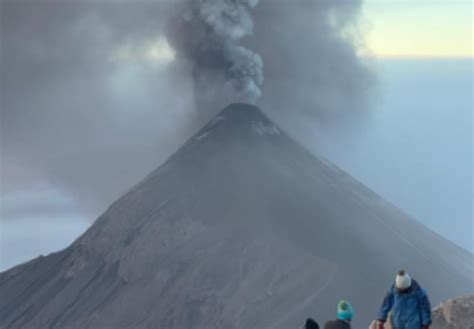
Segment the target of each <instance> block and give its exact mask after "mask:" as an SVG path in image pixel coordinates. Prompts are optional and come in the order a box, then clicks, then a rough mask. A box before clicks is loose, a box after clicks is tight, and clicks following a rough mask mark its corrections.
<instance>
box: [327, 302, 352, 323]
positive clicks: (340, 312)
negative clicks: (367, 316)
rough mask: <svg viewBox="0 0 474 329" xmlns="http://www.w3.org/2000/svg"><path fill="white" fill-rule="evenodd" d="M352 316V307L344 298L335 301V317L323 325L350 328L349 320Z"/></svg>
mask: <svg viewBox="0 0 474 329" xmlns="http://www.w3.org/2000/svg"><path fill="white" fill-rule="evenodd" d="M353 316H354V308H353V307H352V305H351V304H350V303H349V302H346V301H345V300H341V301H339V303H337V319H336V320H335V321H328V322H326V324H325V325H324V329H351V320H352V317H353Z"/></svg>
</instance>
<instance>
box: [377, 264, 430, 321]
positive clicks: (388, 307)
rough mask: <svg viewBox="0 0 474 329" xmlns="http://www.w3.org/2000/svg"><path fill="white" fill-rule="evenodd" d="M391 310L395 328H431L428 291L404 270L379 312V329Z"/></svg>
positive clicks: (401, 271)
mask: <svg viewBox="0 0 474 329" xmlns="http://www.w3.org/2000/svg"><path fill="white" fill-rule="evenodd" d="M390 312H391V320H392V326H393V329H429V327H430V325H431V306H430V301H429V299H428V295H427V294H426V291H425V290H423V289H422V288H421V287H420V285H419V284H418V282H416V281H415V280H413V279H412V278H410V276H409V275H408V274H407V273H406V272H405V271H404V270H400V271H398V274H397V276H396V278H395V283H394V284H393V285H392V287H391V288H390V290H389V291H388V292H387V294H386V295H385V299H384V300H383V303H382V306H381V308H380V311H379V314H378V323H377V324H378V326H377V329H383V327H384V323H385V321H386V320H387V317H388V314H389V313H390Z"/></svg>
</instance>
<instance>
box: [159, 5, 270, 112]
mask: <svg viewBox="0 0 474 329" xmlns="http://www.w3.org/2000/svg"><path fill="white" fill-rule="evenodd" d="M257 2H258V1H257V0H201V1H192V0H187V1H184V2H183V3H181V4H179V5H177V8H176V12H175V14H174V15H173V19H172V20H170V21H169V23H170V24H169V26H168V28H167V33H166V35H167V37H168V38H169V40H170V41H171V43H172V45H173V47H174V49H176V50H177V54H178V56H179V57H180V58H182V59H184V60H186V61H189V62H190V65H191V67H192V76H193V80H194V87H195V97H196V98H197V99H196V101H197V102H198V103H201V102H204V104H202V105H203V107H209V106H216V105H215V102H216V101H217V100H218V99H220V100H224V102H229V101H244V102H250V103H255V101H256V100H257V99H258V98H259V97H260V96H261V91H260V86H261V84H262V82H263V72H262V70H263V63H262V59H261V57H260V56H259V55H258V54H256V53H254V52H253V51H251V50H250V49H248V48H246V47H244V46H242V45H241V44H240V42H241V40H242V38H244V37H248V36H251V35H252V34H253V21H252V17H251V13H250V10H251V9H253V8H254V7H255V6H256V5H257ZM221 102H222V101H221Z"/></svg>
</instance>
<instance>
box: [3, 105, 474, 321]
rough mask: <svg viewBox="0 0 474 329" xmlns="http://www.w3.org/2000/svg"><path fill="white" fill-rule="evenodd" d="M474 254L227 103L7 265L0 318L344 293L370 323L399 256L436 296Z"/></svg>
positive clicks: (162, 316)
mask: <svg viewBox="0 0 474 329" xmlns="http://www.w3.org/2000/svg"><path fill="white" fill-rule="evenodd" d="M472 259H473V257H472V255H469V254H468V253H467V252H463V251H462V250H461V248H458V247H457V246H454V245H453V244H451V243H449V242H448V241H446V240H444V239H442V238H441V237H440V236H439V235H437V234H435V233H434V232H432V231H430V230H428V229H426V228H425V227H424V226H422V225H421V224H420V223H418V222H416V221H414V220H413V219H411V218H409V217H408V216H406V215H405V214H403V213H402V212H401V211H400V210H399V209H397V208H395V207H394V206H393V205H391V204H389V203H388V202H386V201H385V200H383V199H382V198H380V197H378V196H377V195H376V194H375V193H374V192H373V191H371V190H369V189H368V188H366V187H365V186H363V185H362V184H360V183H359V182H357V181H355V180H354V179H353V178H351V177H350V176H349V175H347V174H346V173H344V172H343V171H341V170H340V169H338V168H337V167H335V166H334V165H333V164H331V163H330V162H329V161H327V160H324V159H321V158H319V157H317V156H313V155H312V154H311V153H310V152H309V151H308V150H306V149H305V148H304V147H303V146H301V145H300V144H298V143H296V142H294V141H293V140H292V139H291V138H290V137H288V136H287V135H286V134H285V133H284V131H283V130H282V129H280V128H279V127H278V126H276V125H275V124H274V123H273V122H272V121H271V120H270V119H268V117H267V116H266V115H264V114H263V113H262V112H261V111H260V110H259V109H258V108H257V107H255V106H251V105H247V104H233V105H230V106H228V107H227V108H226V109H224V110H223V111H222V112H221V113H220V114H218V115H217V116H216V117H215V118H214V119H213V120H211V121H210V122H209V123H208V124H207V125H205V126H204V127H203V128H202V129H201V130H200V131H199V132H198V133H197V134H195V135H194V136H193V137H191V138H190V139H189V140H188V141H187V142H186V143H185V144H184V145H183V146H182V147H181V148H180V149H179V150H178V151H177V152H176V153H174V154H173V155H172V156H170V158H169V159H168V160H167V161H166V162H165V163H163V164H162V165H161V166H159V167H158V168H157V169H156V170H154V171H153V172H151V173H150V174H149V175H148V176H146V177H145V178H144V179H143V180H142V181H141V182H139V183H138V184H136V185H135V186H134V187H133V188H131V189H130V190H129V191H128V192H127V193H126V194H125V195H123V196H122V197H121V198H119V199H118V200H117V201H116V202H114V203H113V204H112V205H111V206H110V207H109V208H108V209H107V210H106V211H105V212H104V213H103V214H102V215H101V216H100V217H99V218H98V219H97V220H96V222H95V223H94V224H93V225H92V227H91V228H90V229H88V230H87V231H86V232H85V233H84V234H83V235H81V237H79V238H78V239H77V240H76V241H75V242H74V243H73V244H72V245H71V246H69V247H68V248H66V249H64V250H63V251H60V252H57V253H54V254H52V255H49V256H47V257H42V258H40V259H38V260H36V261H33V262H29V263H26V264H24V265H22V266H20V267H15V268H13V269H11V270H9V271H6V272H3V273H1V274H0V294H1V295H6V296H8V297H9V298H6V299H2V300H0V326H6V327H8V328H10V327H11V328H68V329H69V328H70V329H76V328H104V329H107V328H132V327H133V328H150V327H154V326H155V327H156V326H158V327H163V328H183V327H187V328H206V329H212V328H229V329H232V328H245V329H251V328H255V329H264V328H288V327H292V326H293V327H294V326H295V324H296V323H299V322H301V321H302V320H303V318H305V317H307V316H310V315H312V314H315V316H316V318H318V319H320V318H322V319H324V318H327V319H329V318H330V317H333V313H334V305H335V303H336V301H337V300H338V299H342V298H344V299H349V300H351V301H353V302H354V304H355V306H356V309H358V312H357V314H358V318H357V319H355V321H356V324H357V323H360V324H364V325H365V324H367V323H369V320H370V319H371V317H373V316H375V313H376V308H377V307H378V304H379V302H381V298H382V297H383V295H384V292H385V289H386V288H388V285H389V284H390V281H391V280H392V275H393V273H395V271H396V270H397V269H398V267H405V268H406V269H408V270H409V271H410V272H411V273H413V274H414V275H415V277H417V278H418V277H421V284H422V285H423V286H425V284H426V286H427V287H428V290H429V292H430V291H431V292H432V297H433V300H434V301H435V302H436V301H441V300H443V299H447V298H449V297H452V296H456V295H459V294H461V293H468V292H469V287H470V288H471V290H472V279H470V276H469V275H470V273H473V270H472ZM440 269H443V270H440ZM452 278H455V280H454V281H449V280H448V279H452ZM438 282H449V284H448V285H446V284H445V285H442V286H439V285H438V284H437V283H438ZM466 287H467V288H466ZM466 290H468V291H466ZM375 299H377V300H375ZM378 299H380V301H379V300H378ZM45 301H47V302H45Z"/></svg>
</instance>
